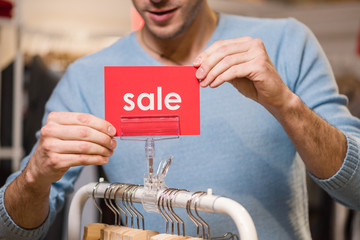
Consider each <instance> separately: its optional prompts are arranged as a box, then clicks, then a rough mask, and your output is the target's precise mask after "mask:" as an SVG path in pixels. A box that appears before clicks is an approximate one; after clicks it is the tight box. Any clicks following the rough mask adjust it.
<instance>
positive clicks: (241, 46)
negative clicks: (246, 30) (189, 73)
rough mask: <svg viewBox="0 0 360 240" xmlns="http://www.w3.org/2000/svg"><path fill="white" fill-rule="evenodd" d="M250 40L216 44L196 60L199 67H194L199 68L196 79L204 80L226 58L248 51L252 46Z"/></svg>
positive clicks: (241, 39)
mask: <svg viewBox="0 0 360 240" xmlns="http://www.w3.org/2000/svg"><path fill="white" fill-rule="evenodd" d="M250 39H251V38H247V37H246V38H237V39H230V40H222V41H218V42H215V43H214V44H213V45H211V46H210V47H209V48H208V49H207V50H205V51H204V52H202V53H201V54H200V55H199V56H198V58H197V59H196V60H195V63H196V64H197V65H194V66H195V67H198V70H197V71H196V77H197V78H198V79H199V80H202V79H204V78H205V77H206V75H207V73H208V72H209V71H210V70H211V69H212V67H213V66H215V65H216V64H217V63H218V62H219V61H220V60H221V59H223V58H224V57H225V56H227V55H232V54H235V53H241V52H246V51H248V50H249V49H250V46H251V42H250Z"/></svg>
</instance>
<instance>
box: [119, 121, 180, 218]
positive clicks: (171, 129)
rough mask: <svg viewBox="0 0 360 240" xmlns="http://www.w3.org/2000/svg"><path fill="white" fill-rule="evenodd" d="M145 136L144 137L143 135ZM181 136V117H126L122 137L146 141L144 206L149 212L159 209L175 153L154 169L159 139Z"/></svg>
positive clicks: (122, 126)
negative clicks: (158, 202)
mask: <svg viewBox="0 0 360 240" xmlns="http://www.w3.org/2000/svg"><path fill="white" fill-rule="evenodd" d="M140 136H141V137H140ZM179 137H180V124H179V116H122V117H121V132H120V139H121V140H132V141H145V159H146V163H147V167H146V169H147V172H145V175H144V188H145V191H144V196H143V198H142V199H143V200H142V204H143V207H144V209H145V210H146V211H148V212H158V209H157V207H156V201H157V194H158V192H159V191H160V190H164V189H166V188H167V186H166V184H165V180H164V178H165V176H166V174H167V172H168V170H169V167H170V165H171V162H172V159H173V156H171V155H169V156H168V157H166V158H164V159H163V160H162V161H161V162H160V163H159V166H158V169H157V172H156V173H155V172H154V157H155V141H159V140H169V139H177V138H179Z"/></svg>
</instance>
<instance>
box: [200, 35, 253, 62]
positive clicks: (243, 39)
mask: <svg viewBox="0 0 360 240" xmlns="http://www.w3.org/2000/svg"><path fill="white" fill-rule="evenodd" d="M251 39H252V38H251V37H241V38H234V39H227V40H220V41H216V42H215V43H213V44H212V45H211V46H210V47H208V48H207V49H206V50H205V51H203V52H202V53H200V54H199V55H198V56H197V57H196V58H195V61H194V62H193V65H194V67H199V66H200V65H201V63H202V62H203V60H204V59H205V58H206V57H207V56H209V55H211V54H213V53H214V52H217V51H218V50H219V48H221V47H222V46H226V45H229V44H238V43H241V42H247V41H250V40H251Z"/></svg>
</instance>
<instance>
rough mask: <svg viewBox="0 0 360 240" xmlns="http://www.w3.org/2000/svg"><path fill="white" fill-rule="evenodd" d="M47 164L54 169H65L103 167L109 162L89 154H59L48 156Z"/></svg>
mask: <svg viewBox="0 0 360 240" xmlns="http://www.w3.org/2000/svg"><path fill="white" fill-rule="evenodd" d="M49 160H50V161H49V164H50V165H51V166H52V168H55V169H65V170H67V169H68V168H70V167H76V166H86V165H104V164H106V163H108V162H109V158H108V157H104V156H101V155H89V154H59V153H53V154H51V155H50V156H49Z"/></svg>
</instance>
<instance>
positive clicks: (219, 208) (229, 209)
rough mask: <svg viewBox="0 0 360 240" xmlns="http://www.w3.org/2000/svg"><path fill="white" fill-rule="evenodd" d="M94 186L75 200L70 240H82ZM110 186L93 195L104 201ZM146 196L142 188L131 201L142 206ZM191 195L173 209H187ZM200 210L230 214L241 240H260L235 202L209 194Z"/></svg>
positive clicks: (178, 200)
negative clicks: (87, 203) (86, 208)
mask: <svg viewBox="0 0 360 240" xmlns="http://www.w3.org/2000/svg"><path fill="white" fill-rule="evenodd" d="M95 185H96V183H89V184H87V185H85V186H83V187H81V188H80V189H79V190H78V191H77V192H76V193H75V195H74V197H73V199H72V202H71V205H70V210H69V217H68V218H69V219H68V220H69V221H68V240H77V239H81V236H80V234H81V216H82V211H83V207H84V205H85V202H86V201H87V200H88V199H89V198H91V197H92V194H93V189H94V187H95ZM109 185H110V184H109V183H100V184H99V185H98V186H97V188H96V191H95V193H94V196H95V198H103V197H104V192H105V190H106V188H107V187H108V186H109ZM143 193H144V188H143V187H139V188H138V189H137V190H136V192H135V193H134V195H133V196H132V201H133V202H141V200H142V196H143ZM160 194H161V192H159V194H158V196H159V195H160ZM192 194H193V193H192V192H179V193H177V194H176V197H175V198H174V199H173V205H174V207H178V208H186V204H187V202H188V200H189V199H190V198H191V197H192ZM112 197H114V196H112ZM121 197H122V192H121V191H119V192H118V193H117V194H116V199H121ZM191 208H194V206H191ZM197 210H198V211H203V212H213V213H223V214H227V215H229V216H230V217H231V218H232V220H233V221H234V223H235V225H236V227H237V229H238V232H239V237H240V239H242V240H243V239H251V240H257V233H256V229H255V225H254V222H253V220H252V218H251V216H250V215H249V213H248V212H247V210H246V209H245V208H244V207H243V206H242V205H240V204H239V203H237V202H236V201H234V200H231V199H229V198H225V197H221V196H216V195H212V194H211V193H208V194H206V195H204V196H202V197H201V198H199V201H198V205H197Z"/></svg>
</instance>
